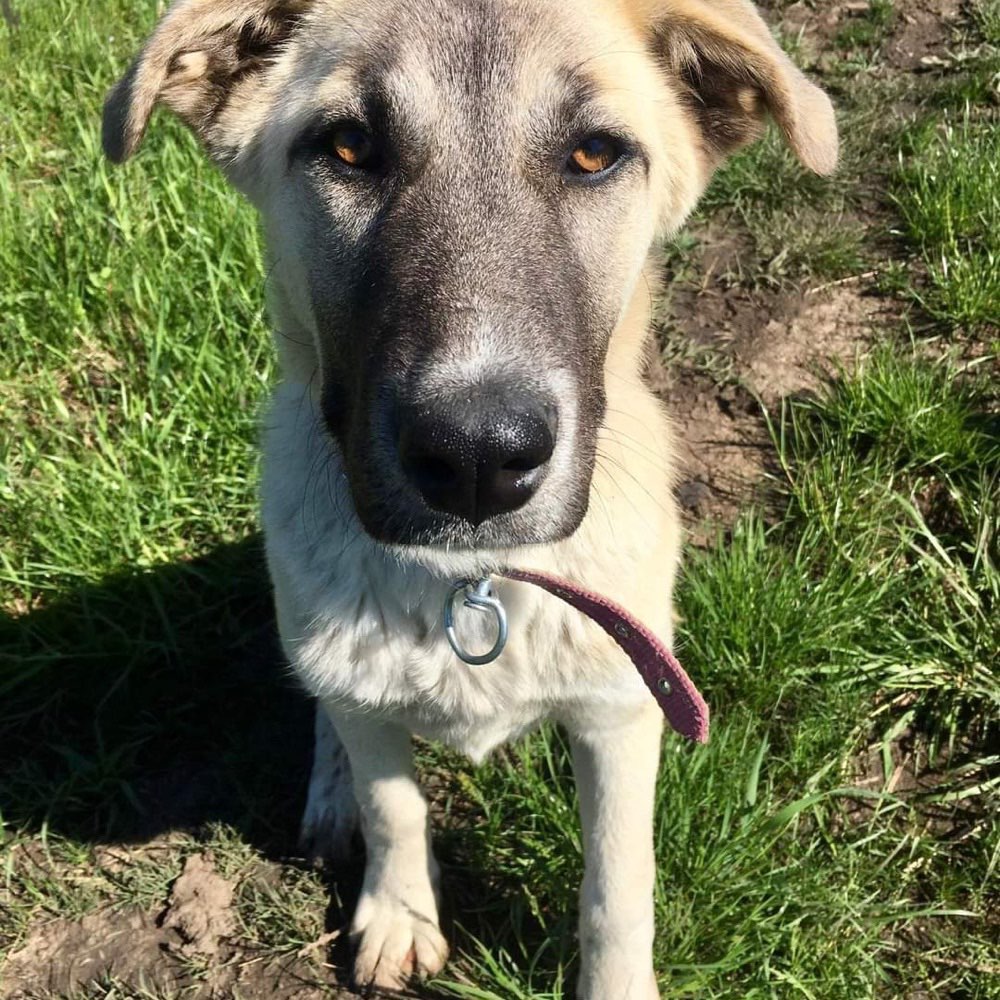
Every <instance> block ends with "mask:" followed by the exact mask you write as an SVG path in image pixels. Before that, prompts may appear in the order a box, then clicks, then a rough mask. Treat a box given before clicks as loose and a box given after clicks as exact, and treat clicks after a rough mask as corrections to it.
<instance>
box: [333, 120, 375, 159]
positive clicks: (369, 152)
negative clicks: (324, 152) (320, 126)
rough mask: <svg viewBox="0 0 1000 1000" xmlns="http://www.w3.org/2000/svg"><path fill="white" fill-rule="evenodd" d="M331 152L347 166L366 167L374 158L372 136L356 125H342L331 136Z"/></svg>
mask: <svg viewBox="0 0 1000 1000" xmlns="http://www.w3.org/2000/svg"><path fill="white" fill-rule="evenodd" d="M331 145H332V146H333V154H334V156H336V157H337V159H338V160H340V162H341V163H346V164H347V165H348V166H349V167H358V168H359V169H360V168H362V167H368V166H371V165H372V160H373V159H374V153H375V144H374V143H373V142H372V137H371V136H370V135H369V134H368V133H367V132H366V131H365V130H364V129H363V128H360V127H359V126H357V125H343V126H341V127H340V128H338V129H337V130H336V131H335V132H334V133H333V137H332V143H331Z"/></svg>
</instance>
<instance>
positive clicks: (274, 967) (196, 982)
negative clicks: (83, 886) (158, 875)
mask: <svg viewBox="0 0 1000 1000" xmlns="http://www.w3.org/2000/svg"><path fill="white" fill-rule="evenodd" d="M140 849H141V848H140ZM235 888H236V887H235V885H234V884H233V883H232V882H231V881H229V880H228V879H226V878H223V877H222V876H221V875H220V874H219V873H218V872H217V871H216V869H215V865H214V863H213V860H212V858H211V856H210V855H209V854H196V855H192V856H191V857H189V858H188V859H187V861H186V862H185V865H184V869H183V871H182V872H181V875H180V876H179V877H178V878H177V880H176V881H175V882H174V885H173V887H172V889H171V891H170V895H169V898H168V899H167V901H166V905H165V907H163V908H161V909H160V910H159V912H157V911H156V910H150V911H147V910H143V909H141V908H139V907H127V908H112V907H107V908H103V909H99V910H97V911H95V912H93V913H89V914H87V915H86V916H84V917H82V918H80V919H77V920H71V919H68V918H54V919H50V920H45V921H41V922H39V923H37V924H36V925H35V926H34V928H33V929H32V931H31V932H30V934H29V935H28V937H27V939H26V940H25V941H24V942H23V944H21V946H20V947H19V948H18V949H17V950H16V951H14V952H12V953H11V954H10V955H8V957H7V960H6V961H5V962H4V963H3V964H2V966H0V998H2V1000H42V998H49V997H57V996H60V995H62V994H65V993H67V992H70V991H72V990H76V989H81V988H86V987H89V986H92V985H93V984H96V983H102V982H109V981H114V982H115V983H117V984H119V985H120V986H122V987H123V988H126V989H132V990H135V991H137V992H138V991H140V990H155V991H161V992H164V993H166V994H167V995H178V994H180V993H183V994H184V996H185V997H190V998H191V1000H223V998H230V997H234V996H239V997H241V998H244V1000H258V998H259V1000H265V998H272V997H273V998H277V1000H320V998H327V1000H329V998H331V997H332V998H336V997H338V996H348V995H350V994H346V993H343V992H341V991H339V990H338V989H337V987H336V986H335V975H334V971H333V969H332V967H330V966H329V965H327V964H326V962H325V958H326V952H327V948H328V945H329V943H330V942H332V940H333V938H334V935H329V934H328V935H324V936H323V938H321V939H320V940H319V941H317V942H315V946H314V947H308V948H306V949H303V950H302V951H301V952H299V953H293V954H290V955H285V956H281V957H277V958H276V957H275V956H274V955H273V954H271V955H266V956H265V955H261V954H258V953H256V952H255V951H254V950H253V949H252V948H251V947H250V946H248V945H246V944H245V943H243V942H242V941H241V940H240V938H239V924H238V921H237V918H236V912H235V910H234V894H235Z"/></svg>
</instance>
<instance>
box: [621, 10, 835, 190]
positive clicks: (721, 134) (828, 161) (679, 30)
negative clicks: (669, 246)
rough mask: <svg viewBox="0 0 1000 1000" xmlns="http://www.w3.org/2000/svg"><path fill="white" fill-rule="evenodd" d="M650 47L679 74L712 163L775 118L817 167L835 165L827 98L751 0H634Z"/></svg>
mask: <svg viewBox="0 0 1000 1000" xmlns="http://www.w3.org/2000/svg"><path fill="white" fill-rule="evenodd" d="M639 2H640V5H641V6H643V7H644V8H645V9H644V11H643V18H644V21H645V23H646V24H647V25H648V26H649V29H650V31H651V32H652V36H653V44H654V47H655V50H656V51H657V53H658V54H659V55H660V57H661V59H663V60H664V61H665V63H666V67H667V70H668V72H669V73H670V74H671V75H672V76H673V77H674V78H675V79H677V80H679V81H680V83H681V86H682V88H683V91H682V92H683V96H684V100H685V101H686V103H687V104H688V106H689V108H690V111H691V114H692V115H693V117H694V120H695V121H696V122H697V124H698V127H699V129H700V131H701V134H702V135H703V136H704V141H705V151H706V154H707V155H708V158H709V160H710V161H711V162H712V165H713V166H714V165H715V164H717V163H718V162H719V161H721V160H722V159H723V158H724V157H725V156H726V155H727V154H729V153H731V152H733V151H735V150H736V149H738V148H739V147H740V146H743V145H746V144H747V143H750V142H753V141H754V140H755V139H757V138H759V137H760V135H761V134H762V132H763V128H764V120H765V116H766V114H768V113H769V114H770V115H771V117H772V118H773V119H774V120H775V122H777V124H778V127H779V128H780V129H781V131H782V132H783V133H784V135H785V138H786V139H787V141H788V144H789V145H790V146H791V148H792V149H793V150H794V152H795V154H796V155H797V156H798V158H799V160H801V161H802V163H803V164H804V165H805V166H807V167H808V168H809V169H810V170H813V171H815V172H816V173H818V174H829V173H832V172H833V170H834V168H835V167H836V165H837V122H836V118H835V117H834V113H833V106H832V105H831V104H830V99H829V98H828V97H827V96H826V94H825V93H823V91H822V90H820V89H819V88H818V87H816V86H814V85H813V84H811V83H810V82H809V81H808V80H807V79H806V78H805V76H804V75H803V74H802V73H801V72H800V71H799V70H798V68H797V67H796V66H795V65H794V64H793V63H792V61H791V60H790V59H789V58H788V56H786V55H785V53H784V52H782V50H781V48H780V47H779V46H778V44H777V42H776V41H775V40H774V38H773V37H772V35H771V32H770V31H769V30H768V27H767V25H766V24H765V23H764V21H763V20H762V18H761V17H760V15H759V14H758V13H757V9H756V7H754V5H753V4H752V3H751V2H750V0H639Z"/></svg>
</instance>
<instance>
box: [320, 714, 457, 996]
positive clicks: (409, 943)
mask: <svg viewBox="0 0 1000 1000" xmlns="http://www.w3.org/2000/svg"><path fill="white" fill-rule="evenodd" d="M330 717H331V719H332V720H333V723H334V725H335V726H336V729H337V733H338V734H339V736H340V739H341V740H342V741H343V744H344V746H345V747H346V748H347V755H348V757H349V758H350V762H351V772H352V775H353V778H354V795H355V798H356V799H357V803H358V808H359V811H360V813H361V829H362V833H363V834H364V840H365V850H366V855H367V857H366V861H365V877H364V883H363V885H362V889H361V896H360V898H359V900H358V907H357V909H356V910H355V912H354V919H353V920H352V921H351V939H352V941H353V943H354V944H355V947H356V948H357V953H356V956H355V960H354V978H355V980H356V982H357V983H358V984H359V985H360V986H375V987H378V988H379V989H390V990H400V989H402V988H403V987H404V986H405V985H406V981H407V980H408V979H409V978H410V976H412V975H417V976H419V977H421V978H423V977H425V976H430V975H434V974H436V973H438V972H440V971H441V969H442V968H443V967H444V963H445V960H446V959H447V957H448V945H447V943H446V942H445V940H444V937H443V936H442V934H441V931H440V929H439V927H438V905H437V877H438V867H437V862H436V861H435V860H434V855H433V854H432V853H431V841H430V828H429V824H428V817H427V802H426V800H425V799H424V796H423V793H422V792H421V791H420V787H419V785H418V784H417V780H416V776H415V775H414V771H413V753H412V749H411V746H410V735H409V733H407V732H406V731H405V730H404V729H402V728H400V727H398V726H395V725H390V724H386V723H383V722H379V721H378V720H377V719H373V718H371V717H370V716H364V715H354V714H350V713H342V712H340V711H338V710H337V709H336V708H333V709H331V710H330Z"/></svg>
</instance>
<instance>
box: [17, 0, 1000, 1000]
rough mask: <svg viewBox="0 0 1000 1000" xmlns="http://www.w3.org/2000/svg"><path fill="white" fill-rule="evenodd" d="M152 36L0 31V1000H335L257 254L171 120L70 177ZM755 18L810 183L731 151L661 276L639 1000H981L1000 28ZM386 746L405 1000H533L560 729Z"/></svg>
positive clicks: (995, 936)
mask: <svg viewBox="0 0 1000 1000" xmlns="http://www.w3.org/2000/svg"><path fill="white" fill-rule="evenodd" d="M155 8H156V5H155V4H154V3H153V2H152V0H141V2H139V3H135V2H131V3H126V2H125V0H102V3H100V4H97V5H92V9H88V12H87V16H86V17H81V16H80V14H79V9H78V5H75V4H71V3H69V0H33V2H32V3H31V4H30V5H29V4H27V3H23V2H18V0H10V2H9V3H8V2H6V0H5V2H4V3H3V4H2V6H0V12H2V14H3V18H4V23H0V108H2V109H3V110H2V111H0V344H2V345H3V350H2V351H0V429H2V432H0V509H2V510H3V518H2V523H0V871H2V873H3V874H2V878H0V998H4V1000H8V998H10V1000H13V998H24V1000H27V998H32V1000H35V998H37V1000H55V998H64V997H65V998H70V1000H82V998H105V1000H110V998H133V997H135V998H160V997H162V998H166V997H175V996H184V997H192V998H206V1000H207V998H228V997H233V998H246V1000H251V998H264V997H276V998H279V1000H283V998H293V997H295V998H303V1000H305V998H313V997H316V998H319V997H329V996H335V997H336V996H349V995H352V994H351V993H350V985H349V983H348V982H347V976H346V972H345V970H346V969H347V968H348V957H349V955H348V948H347V946H346V941H345V939H344V935H343V934H342V931H343V930H344V928H345V924H346V920H347V918H348V916H349V913H350V909H351V904H352V897H353V895H354V894H355V893H356V892H357V889H358V879H359V872H358V865H357V864H349V865H346V866H344V867H343V868H342V869H339V870H334V871H330V870H327V871H321V870H317V869H314V868H313V867H311V866H310V865H309V864H308V863H307V862H306V861H305V859H303V858H301V857H299V856H298V855H297V849H296V842H295V833H296V823H297V819H298V815H299V813H300V811H301V806H302V802H303V799H304V790H305V778H306V773H307V767H308V758H309V736H310V709H309V706H308V705H307V704H306V703H305V701H304V699H302V698H301V696H300V695H299V694H298V692H297V691H296V689H295V687H294V684H293V683H292V681H291V679H290V678H289V676H288V675H287V673H286V671H285V670H284V668H283V666H282V663H281V659H280V656H279V653H278V650H277V648H276V644H275V638H274V627H273V622H272V619H271V612H270V604H269V597H268V593H267V584H266V578H265V573H264V568H263V561H262V555H261V551H260V543H259V538H258V536H257V534H256V532H255V528H254V524H255V500H254V477H255V457H254V455H255V451H254V441H255V435H256V421H257V412H258V407H259V405H260V401H261V400H262V398H263V395H264V393H265V391H266V386H267V383H268V379H269V378H270V375H271V371H272V368H271V354H270V348H269V345H268V335H267V331H266V324H265V321H264V319H263V315H262V302H263V284H264V282H265V277H264V275H263V274H262V272H261V270H260V265H259V262H258V240H257V234H256V231H255V228H254V223H253V219H252V216H251V215H250V213H249V211H248V210H247V209H246V207H245V206H243V205H241V204H240V202H239V201H238V199H237V198H236V197H235V196H234V195H233V194H231V193H230V192H228V191H226V189H225V188H224V185H223V184H222V182H221V180H220V179H219V177H218V176H217V175H216V174H215V173H214V171H212V170H211V168H209V167H207V166H206V165H205V164H204V163H203V161H202V160H201V159H200V158H199V157H198V154H197V152H196V150H195V149H194V146H193V143H192V142H191V141H190V140H189V139H188V137H186V136H185V135H183V133H182V132H181V130H180V129H179V128H177V127H176V126H174V125H173V124H171V123H169V122H167V121H166V120H165V119H163V118H161V119H160V120H159V121H158V122H157V123H156V125H155V127H154V129H153V130H152V134H151V136H150V141H149V147H148V149H147V150H146V151H145V152H144V153H143V154H142V155H141V156H140V157H139V158H138V159H137V160H136V161H135V163H134V164H132V165H130V166H129V167H128V168H127V169H125V170H114V169H112V168H110V167H108V166H107V165H105V164H103V163H102V162H101V159H100V154H99V142H98V127H97V123H98V119H99V107H100V100H101V96H102V94H103V92H104V90H105V88H106V87H107V85H108V84H109V82H110V81H111V80H112V79H113V78H114V74H115V73H116V72H120V70H121V68H122V66H123V65H124V64H125V60H126V58H127V56H128V55H129V54H131V52H133V51H134V49H135V47H136V45H137V43H138V41H139V39H140V38H141V36H142V34H143V32H145V31H146V30H147V29H148V27H149V26H150V25H151V24H152V23H153V20H154V17H155V13H156V9H155ZM765 11H766V15H767V17H768V18H769V20H770V23H771V24H772V26H773V28H774V30H775V32H776V34H777V35H778V37H779V39H780V40H781V41H782V43H783V44H784V45H785V46H786V48H787V49H788V50H789V51H790V52H791V53H792V54H793V56H794V57H795V58H796V59H797V60H798V61H799V62H800V63H801V64H802V65H803V66H805V68H806V69H807V70H808V71H809V72H810V73H812V74H814V75H815V76H816V77H817V79H819V80H820V82H821V83H822V84H823V85H824V86H825V87H827V88H828V90H829V91H830V92H831V94H832V95H833V97H834V99H835V102H836V104H837V107H838V113H839V116H840V121H841V126H842V131H843V136H844V157H843V163H842V166H841V169H840V172H839V173H838V175H837V176H836V177H835V178H834V179H832V180H830V181H822V180H817V179H815V178H810V177H807V176H806V175H804V173H803V172H802V170H801V169H800V168H799V167H798V166H797V165H796V164H795V163H794V161H793V160H792V159H791V157H790V156H788V154H787V153H785V152H784V151H783V150H782V148H781V145H780V143H779V142H778V140H777V138H776V136H774V135H769V136H768V138H767V139H766V140H765V141H764V142H763V143H761V144H760V145H759V146H757V147H755V148H754V149H752V150H750V151H747V152H745V153H743V154H741V155H740V156H739V157H738V158H737V159H736V160H734V161H733V162H732V163H731V164H730V165H729V166H728V167H727V168H726V169H725V170H724V171H723V172H722V173H721V175H720V176H719V177H718V178H717V179H716V181H715V182H714V183H713V186H712V188H711V189H710V191H709V192H708V196H707V198H706V200H705V203H704V205H703V207H702V209H700V210H699V212H698V214H697V216H696V217H695V218H694V219H693V220H692V221H691V223H690V225H689V226H688V227H686V229H685V230H684V232H683V233H681V234H680V235H679V236H678V237H677V238H676V239H675V240H674V241H673V242H672V243H671V245H670V246H668V247H667V248H665V251H664V258H663V260H664V279H665V280H664V292H663V296H662V303H661V305H660V306H659V308H658V312H657V340H656V344H657V352H656V356H655V357H653V358H652V359H651V363H650V370H649V378H650V380H651V382H652V384H653V385H654V386H655V387H656V389H657V391H658V392H659V393H660V394H661V395H662V397H663V399H664V401H665V402H666V404H667V405H668V407H669V408H670V411H671V413H672V415H673V418H674V420H675V423H676V426H677V430H678V434H679V438H680V441H681V444H682V448H683V455H684V466H683V472H682V476H681V479H680V481H679V482H678V484H677V496H678V499H679V500H680V503H681V505H682V507H683V508H684V511H685V516H686V518H687V522H688V529H689V537H690V543H689V546H688V551H687V557H686V562H685V570H684V574H683V577H682V580H681V583H680V587H679V593H678V598H679V612H680V615H681V621H680V623H679V629H678V632H679V645H680V652H681V655H682V658H683V660H684V662H685V664H686V666H687V667H688V669H689V671H690V672H691V673H692V675H693V676H694V677H695V678H696V679H697V681H698V682H699V685H700V686H701V688H702V690H703V691H704V692H705V693H706V695H707V697H708V700H709V701H710V703H711V704H712V706H713V736H712V741H711V743H710V744H709V745H708V746H707V747H704V748H691V747H687V746H682V745H681V744H680V742H679V741H678V740H677V739H676V738H675V737H673V736H667V737H666V738H665V754H664V763H663V769H662V774H661V782H660V787H661V792H660V795H661V802H660V808H659V810H658V821H657V822H658V825H657V830H656V844H657V859H658V865H659V885H658V897H657V907H658V927H659V928H660V930H659V936H658V939H657V946H656V947H657V970H658V973H659V975H660V979H661V990H662V992H663V995H664V997H682V996H700V997H706V998H708V997H712V998H724V997H725V998H737V997H739V998H765V997H785V996H788V997H793V996H802V997H813V998H817V1000H840V998H843V1000H859V998H864V997H885V998H904V997H905V998H908V1000H924V998H930V997H953V998H962V1000H965V998H989V997H1000V959H998V957H997V956H998V954H1000V921H998V918H997V913H998V912H1000V890H998V882H997V869H998V860H1000V831H998V829H997V826H998V825H997V824H996V823H995V814H996V807H997V795H998V788H1000V772H998V760H1000V747H998V742H997V732H998V730H997V727H996V719H997V718H998V715H1000V712H998V709H1000V681H998V677H997V665H998V661H1000V635H998V633H1000V630H998V628H997V624H996V614H997V608H998V607H1000V571H998V562H1000V552H998V547H1000V541H998V539H1000V488H998V476H1000V471H998V470H1000V399H998V392H997V385H998V379H997V376H998V374H1000V372H998V363H997V357H998V350H1000V341H998V337H1000V332H998V331H1000V175H998V172H1000V166H998V165H1000V128H998V125H1000V7H998V5H997V4H996V2H995V0H973V2H971V3H968V4H961V5H960V4H958V3H956V2H954V0H859V2H845V3H836V2H834V3H824V2H822V0H816V2H815V3H813V4H806V3H794V4H790V5H789V4H784V3H782V2H780V0H772V2H770V3H769V4H767V5H766V7H765ZM15 22H17V23H15ZM418 749H419V759H420V769H421V778H422V781H423V783H424V785H425V787H426V789H427V791H428V794H429V795H430V797H431V801H432V806H433V816H434V824H435V835H436V840H437V843H438V845H439V854H440V857H441V859H442V862H443V873H444V899H445V917H446V921H447V924H448V932H449V937H450V939H451V940H452V941H453V942H454V945H455V957H454V960H453V961H452V963H451V964H450V965H449V967H448V969H447V970H446V972H445V974H444V976H443V978H442V979H441V980H440V981H438V982H435V983H432V984H427V985H426V986H424V987H422V988H421V990H420V991H419V993H418V994H417V995H420V996H428V997H429V996H462V997H470V998H505V1000H506V998H512V1000H513V998H518V1000H528V998H531V1000H545V998H559V997H562V996H564V995H570V992H571V985H572V979H573V976H574V971H573V970H574V965H575V961H574V952H575V947H576V945H575V940H574V934H573V924H574V917H573V909H574V902H575V900H574V894H575V887H576V885H577V884H578V882H579V873H580V844H579V832H578V827H577V824H576V820H575V798H574V793H573V788H572V782H571V781H570V780H569V767H568V759H567V753H566V748H565V746H564V743H563V741H562V738H561V736H560V734H559V733H558V732H557V731H554V730H545V731H543V732H541V733H539V734H537V735H535V736H534V737H532V738H531V739H529V740H527V741H525V742H524V743H522V744H519V745H517V746H515V747H512V748H509V749H507V750H505V751H503V752H501V753H499V754H497V755H496V756H495V757H494V758H493V759H491V760H490V761H489V762H487V764H485V765H484V766H482V767H480V768H473V767H472V766H471V765H469V764H468V762H466V761H464V760H462V759H460V758H457V757H455V756H453V755H451V754H448V753H446V752H444V751H442V750H440V749H439V748H435V747H430V746H424V745H421V746H420V747H419V748H418Z"/></svg>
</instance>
